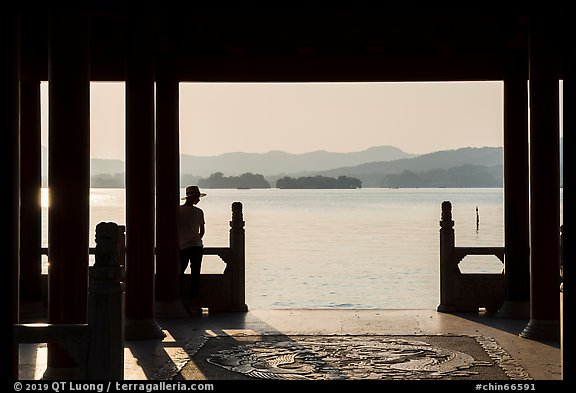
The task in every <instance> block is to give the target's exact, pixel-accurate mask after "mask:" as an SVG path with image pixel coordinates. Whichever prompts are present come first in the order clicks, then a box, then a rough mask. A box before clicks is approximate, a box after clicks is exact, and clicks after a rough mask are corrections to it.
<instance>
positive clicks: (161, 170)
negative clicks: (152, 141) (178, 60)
mask: <svg viewBox="0 0 576 393" xmlns="http://www.w3.org/2000/svg"><path fill="white" fill-rule="evenodd" d="M171 72H172V69H171V68H170V65H169V63H168V62H167V61H164V62H163V63H162V64H161V65H159V67H158V72H157V75H158V77H157V82H156V284H157V288H156V300H157V303H156V306H157V308H156V313H157V315H162V316H164V317H177V316H187V315H188V314H187V313H186V310H185V308H184V307H183V305H182V303H181V301H180V292H179V283H178V279H179V273H180V269H179V263H178V251H179V248H178V207H179V205H180V138H179V136H180V135H179V116H178V114H179V110H178V109H179V108H178V105H179V88H178V87H179V86H178V80H177V79H176V77H175V76H174V75H172V74H171Z"/></svg>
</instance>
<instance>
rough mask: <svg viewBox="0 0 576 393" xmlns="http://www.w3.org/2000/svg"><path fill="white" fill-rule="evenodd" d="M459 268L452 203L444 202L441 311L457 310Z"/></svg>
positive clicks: (441, 249) (439, 307)
mask: <svg viewBox="0 0 576 393" xmlns="http://www.w3.org/2000/svg"><path fill="white" fill-rule="evenodd" d="M457 271H458V268H457V266H456V264H455V261H454V221H453V220H452V204H451V203H450V202H449V201H444V202H442V216H441V220H440V304H439V305H438V307H437V308H436V310H437V311H440V312H454V311H456V307H455V305H454V304H455V299H454V296H455V295H454V283H455V282H456V275H457Z"/></svg>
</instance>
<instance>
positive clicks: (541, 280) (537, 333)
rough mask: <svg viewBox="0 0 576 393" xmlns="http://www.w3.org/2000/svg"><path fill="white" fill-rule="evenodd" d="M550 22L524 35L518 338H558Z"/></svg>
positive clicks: (539, 20) (555, 116)
mask: <svg viewBox="0 0 576 393" xmlns="http://www.w3.org/2000/svg"><path fill="white" fill-rule="evenodd" d="M554 23H555V22H553V21H551V20H546V19H545V17H535V18H534V19H533V20H532V26H531V35H530V235H531V236H530V275H531V276H530V285H531V293H530V322H529V323H528V325H527V326H526V328H525V329H524V331H523V332H522V333H521V336H522V337H525V338H530V339H535V340H559V338H560V296H559V287H560V280H559V275H560V270H559V265H560V253H559V247H560V165H559V164H560V163H559V112H558V111H559V107H558V100H559V96H558V74H557V68H556V67H557V63H556V60H557V58H556V52H555V50H554V45H555V44H556V42H555V40H556V39H557V38H558V37H557V36H556V35H555V34H554Z"/></svg>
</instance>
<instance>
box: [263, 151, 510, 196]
mask: <svg viewBox="0 0 576 393" xmlns="http://www.w3.org/2000/svg"><path fill="white" fill-rule="evenodd" d="M502 160H503V156H502V148H500V147H482V148H475V147H465V148H461V149H455V150H444V151H438V152H434V153H428V154H423V155H421V156H416V157H413V158H402V159H399V160H394V161H377V162H369V163H365V164H360V165H355V166H348V167H341V168H335V169H330V170H326V171H305V172H301V173H293V174H290V175H289V176H293V177H297V176H316V175H321V176H329V177H338V176H351V177H355V178H358V179H360V180H361V181H362V186H363V187H393V186H397V183H398V182H399V181H400V179H405V180H402V181H400V183H398V184H408V183H406V179H407V176H409V175H411V174H417V175H420V174H423V173H425V172H429V171H431V170H444V171H446V170H449V169H451V168H455V167H462V168H463V170H464V171H466V170H470V171H473V172H474V177H475V178H478V176H479V173H480V172H482V171H483V169H482V168H486V171H487V172H490V174H491V175H493V174H494V173H495V172H498V169H497V168H496V170H494V167H498V166H499V167H500V168H501V167H502ZM461 172H462V170H461V171H459V172H458V173H459V174H460V175H459V176H462V173H461ZM500 172H501V169H500ZM402 173H403V174H404V175H403V176H399V175H400V174H402ZM439 173H441V172H439ZM451 173H453V172H451ZM471 174H472V173H471ZM392 175H394V176H396V177H394V176H392ZM277 178H278V177H272V178H268V181H269V182H270V183H271V184H273V182H274V181H275V180H276V179H277ZM462 178H463V177H462ZM498 181H500V182H501V177H500V179H498V178H496V179H494V180H493V181H491V182H490V184H492V187H494V186H495V185H494V184H498ZM426 183H427V182H424V183H422V184H426ZM410 184H417V183H416V180H415V178H414V183H410ZM483 184H485V183H483ZM422 186H423V187H424V185H422ZM479 187H480V186H479Z"/></svg>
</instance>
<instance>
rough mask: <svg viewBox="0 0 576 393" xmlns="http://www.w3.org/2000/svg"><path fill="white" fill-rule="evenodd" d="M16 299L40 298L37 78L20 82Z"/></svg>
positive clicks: (38, 110)
mask: <svg viewBox="0 0 576 393" xmlns="http://www.w3.org/2000/svg"><path fill="white" fill-rule="evenodd" d="M20 95H21V98H20V102H21V116H20V138H21V140H20V145H21V146H20V151H21V153H20V193H21V196H20V198H21V206H22V208H21V212H20V234H21V235H20V239H21V246H22V247H21V248H20V300H21V301H25V302H34V303H39V302H40V300H41V298H42V293H41V278H42V277H41V275H42V259H41V255H40V248H41V246H42V207H41V203H40V199H41V192H42V174H41V162H40V161H41V154H42V153H41V142H40V139H41V137H40V81H24V80H23V81H22V82H21V83H20Z"/></svg>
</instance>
